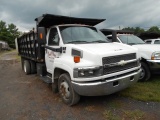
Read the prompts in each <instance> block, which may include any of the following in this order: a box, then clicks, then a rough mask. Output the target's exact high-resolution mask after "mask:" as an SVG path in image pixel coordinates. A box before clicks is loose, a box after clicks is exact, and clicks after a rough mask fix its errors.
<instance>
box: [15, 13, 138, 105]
mask: <svg viewBox="0 0 160 120" xmlns="http://www.w3.org/2000/svg"><path fill="white" fill-rule="evenodd" d="M35 21H36V24H37V29H36V31H37V32H35V31H31V32H29V33H26V34H24V35H22V36H21V37H19V38H17V43H18V51H19V55H20V56H21V62H22V68H23V70H24V72H25V73H26V74H33V73H37V74H38V75H40V78H41V79H42V80H43V81H45V82H47V83H51V84H52V90H53V91H54V92H59V94H60V96H61V98H62V100H63V101H64V103H66V104H68V105H74V104H76V103H77V102H78V101H79V100H80V96H101V95H108V94H112V93H115V92H117V91H120V90H122V89H125V88H127V87H129V86H130V85H132V84H134V83H135V82H137V81H138V79H139V77H140V72H141V67H140V66H141V65H140V55H139V54H138V50H137V49H135V48H132V47H130V46H128V45H124V44H119V43H110V42H109V41H107V40H106V38H105V36H104V34H102V33H101V32H100V31H99V30H98V29H96V28H95V27H93V26H94V25H97V24H98V23H100V22H102V21H104V19H90V18H74V17H67V16H59V15H52V14H44V15H42V16H40V17H38V18H36V19H35Z"/></svg>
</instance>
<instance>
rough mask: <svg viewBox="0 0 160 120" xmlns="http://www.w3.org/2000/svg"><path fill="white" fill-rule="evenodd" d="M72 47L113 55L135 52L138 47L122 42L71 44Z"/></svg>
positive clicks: (102, 54) (98, 53) (103, 54)
mask: <svg viewBox="0 0 160 120" xmlns="http://www.w3.org/2000/svg"><path fill="white" fill-rule="evenodd" d="M70 45H71V46H72V48H78V49H80V50H83V51H86V52H90V53H92V54H93V53H94V54H96V55H100V56H102V57H103V56H113V55H119V54H128V53H135V52H137V49H136V48H134V47H131V46H129V45H125V44H121V43H99V44H96V43H93V44H70Z"/></svg>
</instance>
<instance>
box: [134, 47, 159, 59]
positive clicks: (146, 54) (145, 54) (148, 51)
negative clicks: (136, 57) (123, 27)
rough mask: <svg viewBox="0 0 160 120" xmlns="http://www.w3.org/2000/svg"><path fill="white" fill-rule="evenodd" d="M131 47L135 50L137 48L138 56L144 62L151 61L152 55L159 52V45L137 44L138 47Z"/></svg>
mask: <svg viewBox="0 0 160 120" xmlns="http://www.w3.org/2000/svg"><path fill="white" fill-rule="evenodd" d="M132 46H133V47H135V48H138V51H139V54H140V56H141V57H142V58H144V59H146V60H150V59H151V56H152V53H154V52H160V45H153V44H138V45H132Z"/></svg>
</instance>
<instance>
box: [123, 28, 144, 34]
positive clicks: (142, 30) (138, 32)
mask: <svg viewBox="0 0 160 120" xmlns="http://www.w3.org/2000/svg"><path fill="white" fill-rule="evenodd" d="M122 30H129V31H133V32H134V34H136V35H138V34H141V33H143V32H145V31H144V29H142V28H140V27H135V28H134V27H127V28H123V29H122Z"/></svg>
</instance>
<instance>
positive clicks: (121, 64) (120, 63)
mask: <svg viewBox="0 0 160 120" xmlns="http://www.w3.org/2000/svg"><path fill="white" fill-rule="evenodd" d="M125 64H127V62H126V61H124V60H121V61H120V62H118V65H120V66H124V65H125Z"/></svg>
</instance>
